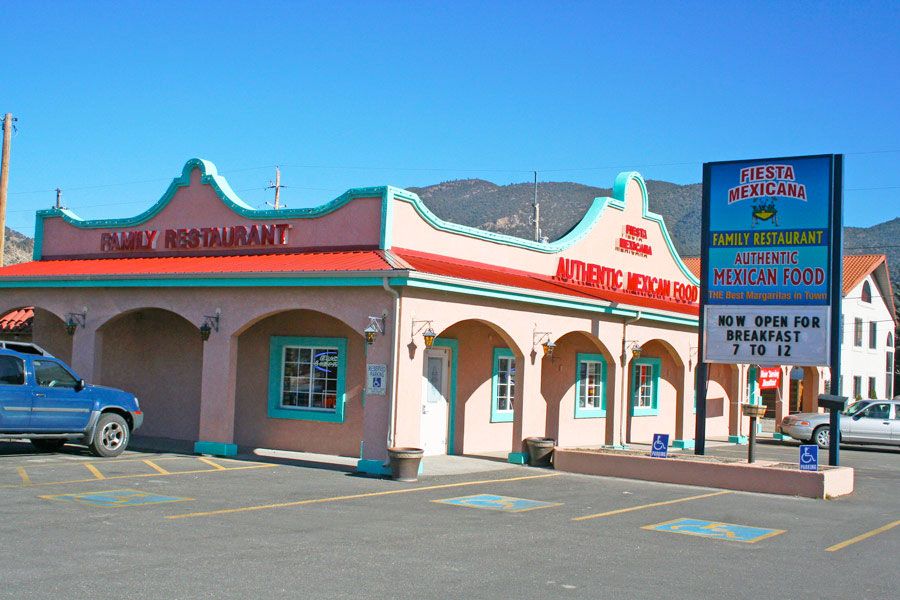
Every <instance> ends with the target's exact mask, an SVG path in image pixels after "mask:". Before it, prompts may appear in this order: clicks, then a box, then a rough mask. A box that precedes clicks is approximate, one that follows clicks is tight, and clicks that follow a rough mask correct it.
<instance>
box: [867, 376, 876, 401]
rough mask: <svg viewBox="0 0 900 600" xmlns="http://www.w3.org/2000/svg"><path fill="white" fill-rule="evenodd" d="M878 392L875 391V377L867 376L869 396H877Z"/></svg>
mask: <svg viewBox="0 0 900 600" xmlns="http://www.w3.org/2000/svg"><path fill="white" fill-rule="evenodd" d="M877 397H878V392H877V391H875V378H874V377H869V398H873V399H874V398H877Z"/></svg>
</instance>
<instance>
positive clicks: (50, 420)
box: [31, 358, 94, 432]
mask: <svg viewBox="0 0 900 600" xmlns="http://www.w3.org/2000/svg"><path fill="white" fill-rule="evenodd" d="M31 364H32V367H33V368H34V380H35V386H34V402H33V404H32V407H31V415H32V416H31V428H32V429H33V430H34V431H40V432H44V431H52V432H57V431H60V432H76V431H83V430H84V429H85V428H86V427H87V425H88V420H89V419H90V416H91V409H92V408H93V405H94V402H93V399H92V398H91V397H90V396H89V394H88V393H87V392H85V391H81V392H77V391H75V388H76V387H77V386H78V379H76V378H75V376H74V375H72V374H71V373H69V371H68V370H67V369H66V368H65V367H63V366H62V365H61V364H59V363H58V362H56V361H55V360H50V359H48V358H35V359H32V361H31Z"/></svg>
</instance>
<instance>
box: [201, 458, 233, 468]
mask: <svg viewBox="0 0 900 600" xmlns="http://www.w3.org/2000/svg"><path fill="white" fill-rule="evenodd" d="M197 460H199V461H200V462H202V463H206V464H208V465H209V466H211V467H215V468H216V469H219V470H220V471H224V470H225V469H227V468H228V467H223V466H222V465H220V464H219V463H216V462H213V461H211V460H209V459H208V458H205V457H203V456H198V457H197Z"/></svg>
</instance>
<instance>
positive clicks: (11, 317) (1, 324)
mask: <svg viewBox="0 0 900 600" xmlns="http://www.w3.org/2000/svg"><path fill="white" fill-rule="evenodd" d="M33 319H34V307H33V306H26V307H25V308H17V309H16V310H11V311H9V312H8V313H6V314H5V315H3V316H2V317H0V331H2V332H4V333H21V332H25V331H28V330H29V329H31V323H32V320H33Z"/></svg>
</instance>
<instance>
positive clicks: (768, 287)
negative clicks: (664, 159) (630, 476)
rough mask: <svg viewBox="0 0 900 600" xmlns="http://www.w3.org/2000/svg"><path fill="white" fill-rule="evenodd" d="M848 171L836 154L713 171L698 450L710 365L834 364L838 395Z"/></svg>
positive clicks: (718, 166)
mask: <svg viewBox="0 0 900 600" xmlns="http://www.w3.org/2000/svg"><path fill="white" fill-rule="evenodd" d="M842 169H843V157H842V156H841V155H835V154H824V155H816V156H794V157H783V158H761V159H753V160H739V161H728V162H716V163H706V164H704V165H703V235H702V238H701V261H702V274H701V286H702V288H701V295H700V309H701V313H700V314H701V332H700V344H699V345H700V352H701V353H702V355H701V356H702V358H701V362H700V365H698V367H699V368H698V369H697V371H698V378H700V379H701V380H699V381H698V386H697V391H698V402H697V436H698V439H697V442H696V443H695V448H698V453H702V451H703V444H702V441H701V439H700V434H701V433H703V432H704V424H703V423H702V420H703V419H705V417H706V411H705V410H704V409H705V392H706V385H705V381H703V380H702V379H704V378H703V377H702V376H705V374H706V369H707V367H706V364H707V363H723V364H750V365H760V366H782V365H785V366H790V365H796V366H806V367H816V366H830V367H831V369H832V390H836V389H837V387H835V386H836V385H837V383H838V380H839V377H840V341H839V328H840V303H841V260H842V258H841V257H842V248H841V233H842V232H841V223H842V220H841V192H840V190H841V185H842ZM750 408H754V407H752V406H748V409H747V410H749V409H750ZM837 418H839V417H836V416H833V420H836V419H837ZM832 427H833V428H834V427H835V425H833V426H832ZM832 436H833V437H832V440H833V442H834V443H832V444H831V446H832V448H834V451H833V452H830V455H831V456H830V458H831V460H832V463H833V464H836V462H837V450H836V448H837V445H838V433H837V430H835V431H834V432H833V433H832Z"/></svg>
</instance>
